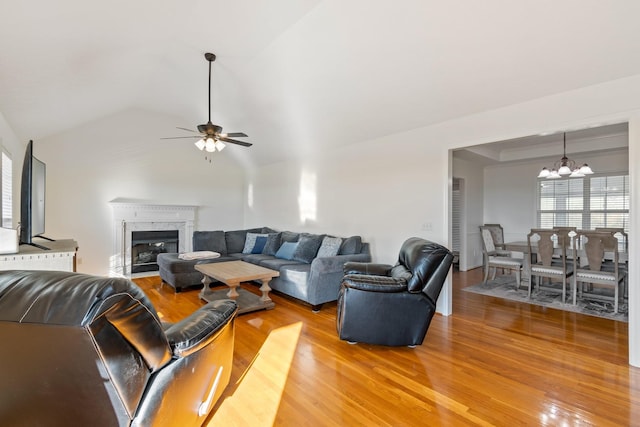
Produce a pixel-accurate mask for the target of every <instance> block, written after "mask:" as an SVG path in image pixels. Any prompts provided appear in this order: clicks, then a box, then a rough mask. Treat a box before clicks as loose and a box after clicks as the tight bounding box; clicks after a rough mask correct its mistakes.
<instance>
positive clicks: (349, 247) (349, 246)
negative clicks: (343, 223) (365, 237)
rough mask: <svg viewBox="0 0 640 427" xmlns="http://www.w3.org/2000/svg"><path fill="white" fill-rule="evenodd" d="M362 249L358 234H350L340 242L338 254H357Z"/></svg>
mask: <svg viewBox="0 0 640 427" xmlns="http://www.w3.org/2000/svg"><path fill="white" fill-rule="evenodd" d="M361 250H362V238H361V237H360V236H351V237H349V238H348V239H345V241H344V242H342V247H341V248H340V252H339V253H340V255H354V254H359V253H360V251H361Z"/></svg>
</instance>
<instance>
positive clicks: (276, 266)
mask: <svg viewBox="0 0 640 427" xmlns="http://www.w3.org/2000/svg"><path fill="white" fill-rule="evenodd" d="M293 264H300V265H307V264H304V263H302V262H299V261H293V260H290V259H280V258H270V259H265V260H263V261H260V265H261V266H262V267H265V268H270V269H271V270H276V271H280V267H282V266H284V265H293Z"/></svg>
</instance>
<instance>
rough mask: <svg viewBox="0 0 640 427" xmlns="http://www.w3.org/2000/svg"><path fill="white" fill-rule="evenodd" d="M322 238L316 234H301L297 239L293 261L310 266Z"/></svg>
mask: <svg viewBox="0 0 640 427" xmlns="http://www.w3.org/2000/svg"><path fill="white" fill-rule="evenodd" d="M323 237H324V236H318V235H317V234H301V235H300V239H298V247H297V248H296V251H295V252H294V253H293V259H294V260H295V261H300V262H306V263H307V264H310V263H311V261H313V259H314V258H315V257H316V254H317V253H318V249H319V248H320V245H321V244H322V238H323Z"/></svg>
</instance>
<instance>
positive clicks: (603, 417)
mask: <svg viewBox="0 0 640 427" xmlns="http://www.w3.org/2000/svg"><path fill="white" fill-rule="evenodd" d="M480 280H481V271H480V269H476V270H472V271H470V272H465V273H460V272H454V273H453V289H454V290H453V314H452V315H451V316H442V315H439V314H436V316H435V317H434V319H433V321H432V324H431V327H430V328H429V331H428V333H427V336H426V339H425V341H424V344H423V345H422V346H418V347H416V348H413V349H411V348H407V347H382V346H372V345H368V344H356V345H350V344H348V343H346V342H344V341H340V340H339V339H338V336H337V333H336V327H335V316H336V304H335V303H332V304H325V306H324V307H323V308H322V310H321V311H320V312H319V313H313V312H312V311H311V309H310V306H309V305H306V304H304V303H302V302H299V301H296V300H294V299H291V298H289V297H285V296H282V295H280V294H278V293H275V292H272V293H271V297H272V299H273V301H274V302H275V304H276V306H275V308H274V309H273V310H263V311H257V312H253V313H248V314H243V315H240V316H238V317H237V320H236V333H235V349H234V363H233V371H232V374H231V382H230V383H229V386H228V387H227V389H226V390H225V393H224V395H223V396H222V398H221V399H220V401H219V402H218V404H217V405H216V406H215V408H214V411H213V412H212V413H211V415H210V416H209V417H208V419H207V422H206V423H205V425H208V426H217V425H221V426H230V425H231V426H233V425H236V426H254V427H255V426H457V425H460V426H473V425H479V426H489V425H495V426H514V425H527V426H534V425H548V426H578V425H580V426H590V425H594V426H627V425H629V426H630V425H639V424H640V369H639V368H634V367H631V366H629V364H628V342H627V341H628V337H627V331H628V329H627V324H626V323H623V322H616V321H613V320H607V319H601V318H597V317H590V316H586V315H581V314H576V313H570V312H565V311H558V310H553V309H546V308H544V307H539V306H535V305H529V304H523V303H516V302H511V301H506V300H501V299H497V298H494V297H487V296H482V295H477V294H473V293H469V292H462V291H461V288H463V287H464V286H468V285H471V284H473V283H477V282H478V281H480ZM134 281H135V282H136V283H137V284H138V285H139V286H141V287H142V288H143V290H144V291H145V292H146V293H147V295H148V296H149V298H150V299H151V301H152V302H153V304H154V305H155V306H156V308H157V309H158V311H159V312H160V313H161V315H162V317H163V319H164V320H166V321H170V322H174V321H178V320H180V319H182V318H184V317H186V316H188V315H189V314H190V313H191V312H193V311H194V310H196V309H197V308H198V307H200V306H202V305H203V304H204V302H203V301H201V300H200V299H199V297H198V294H199V290H196V289H193V290H185V291H183V292H181V293H178V294H176V293H174V292H173V289H172V288H171V287H170V286H168V285H166V284H165V285H162V283H161V281H160V279H159V277H157V276H156V277H148V278H139V279H135V280H134ZM243 286H245V287H247V288H249V289H252V290H253V291H255V292H256V293H258V289H257V286H253V285H243Z"/></svg>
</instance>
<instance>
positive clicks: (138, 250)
mask: <svg viewBox="0 0 640 427" xmlns="http://www.w3.org/2000/svg"><path fill="white" fill-rule="evenodd" d="M178 235H179V234H178V230H152V231H133V232H131V273H143V272H147V271H158V263H157V258H158V254H161V253H165V252H178V247H179V240H178Z"/></svg>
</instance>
